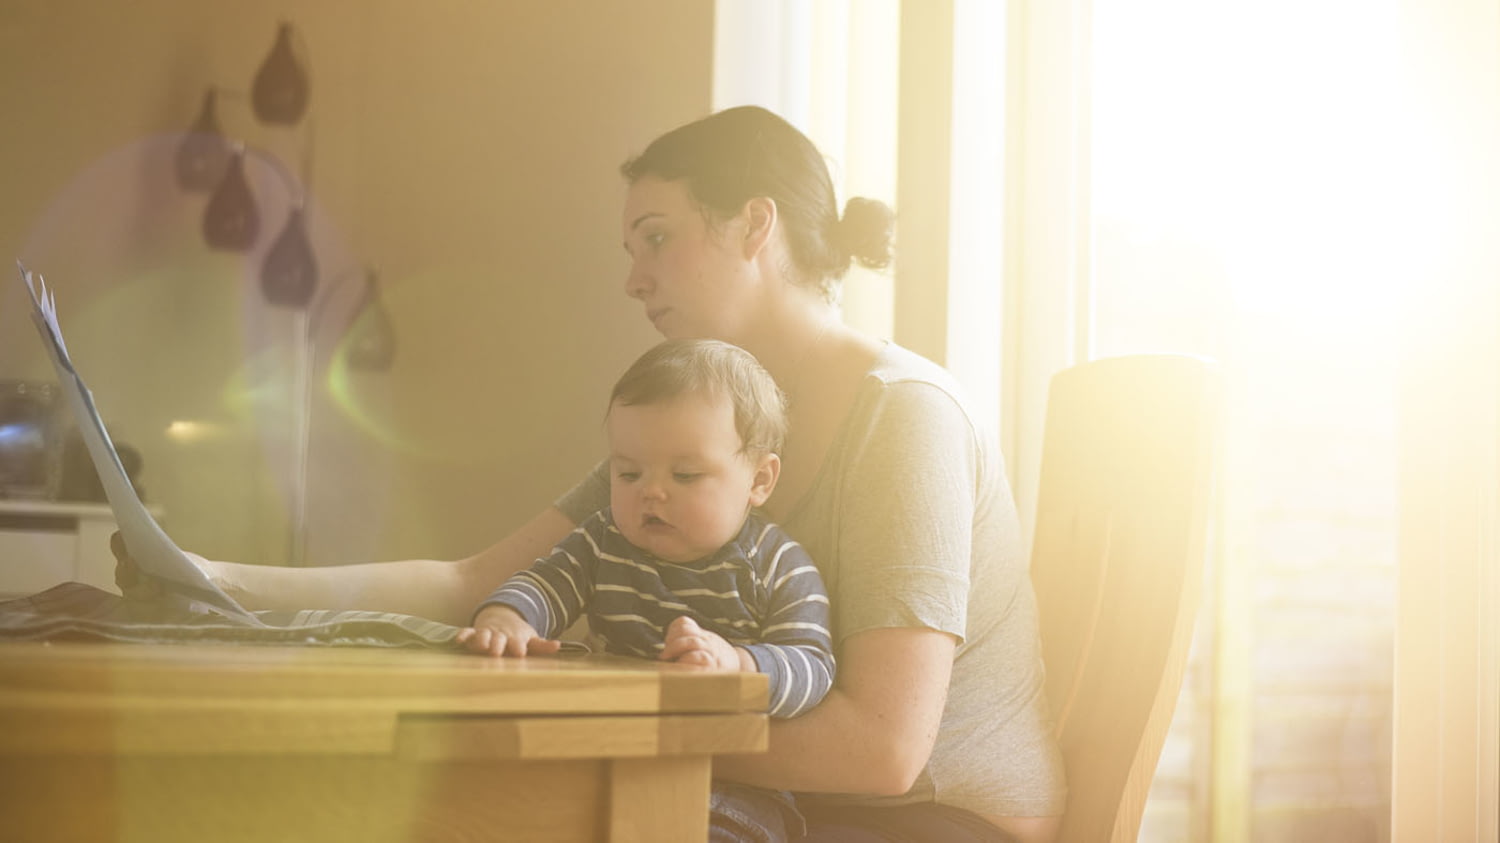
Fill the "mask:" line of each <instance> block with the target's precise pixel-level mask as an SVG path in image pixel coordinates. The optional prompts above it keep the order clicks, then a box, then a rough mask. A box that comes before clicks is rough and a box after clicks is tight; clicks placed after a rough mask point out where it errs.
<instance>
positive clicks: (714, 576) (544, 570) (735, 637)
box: [480, 509, 834, 717]
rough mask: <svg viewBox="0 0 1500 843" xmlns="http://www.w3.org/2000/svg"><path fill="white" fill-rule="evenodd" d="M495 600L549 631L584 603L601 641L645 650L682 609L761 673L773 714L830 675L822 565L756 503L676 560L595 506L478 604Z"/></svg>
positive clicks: (808, 699)
mask: <svg viewBox="0 0 1500 843" xmlns="http://www.w3.org/2000/svg"><path fill="white" fill-rule="evenodd" d="M493 603H500V604H504V605H506V606H509V607H511V608H512V609H515V610H516V611H517V612H519V613H520V614H521V616H522V617H523V618H525V619H526V622H527V623H529V624H531V626H532V627H533V628H534V629H536V631H537V632H538V633H540V634H541V635H543V636H545V637H548V638H555V637H556V636H557V635H558V634H560V633H561V632H562V631H563V630H564V629H567V628H568V627H569V626H570V625H571V624H572V623H573V622H574V621H575V620H577V619H578V618H579V616H580V615H582V614H584V613H587V615H588V619H589V627H590V629H592V631H593V632H594V633H595V634H597V635H599V636H600V637H601V638H603V639H604V641H605V645H606V649H607V650H608V651H609V652H612V653H623V654H627V655H636V656H645V657H647V658H655V657H656V656H657V655H658V654H660V652H661V650H662V647H663V646H664V643H665V630H666V628H667V626H668V625H669V624H670V623H671V622H672V621H673V620H675V619H676V618H678V617H680V616H682V615H688V616H690V617H691V618H692V619H693V620H694V621H696V622H697V623H698V624H699V625H700V626H702V627H703V628H704V629H707V630H710V631H712V632H716V633H718V634H719V635H721V636H723V638H724V639H725V640H726V641H728V642H729V643H730V644H732V645H734V646H736V647H742V648H744V649H745V650H746V651H747V652H749V654H750V656H751V657H752V658H753V659H754V660H755V665H756V668H757V669H758V670H759V671H760V672H761V673H764V674H766V676H768V677H769V678H770V687H771V704H770V715H771V716H772V717H794V716H796V715H798V714H801V713H802V712H804V711H806V710H807V709H809V708H812V707H813V706H814V705H817V704H818V702H819V701H820V700H822V699H823V695H824V694H826V693H827V692H828V689H829V688H830V687H832V685H833V673H834V663H833V644H832V640H831V638H830V636H829V632H828V627H829V606H828V595H827V592H826V591H825V590H824V588H823V580H822V577H821V576H819V574H818V569H817V567H816V566H815V565H814V564H813V562H812V559H811V558H810V557H809V556H808V555H807V552H806V551H804V550H803V549H802V546H801V545H799V544H797V543H796V542H795V541H793V540H792V539H791V537H789V536H788V535H787V534H786V533H785V532H783V531H782V530H781V528H779V527H777V526H776V525H774V524H771V523H770V522H768V521H766V520H764V519H762V518H760V517H758V516H756V515H751V516H750V517H749V518H747V519H746V521H745V525H744V526H743V527H742V528H741V529H740V532H739V535H737V536H736V537H735V538H734V539H733V540H732V541H730V542H729V543H728V544H726V545H725V546H724V547H722V548H720V549H719V550H718V551H717V552H716V553H714V554H713V555H711V556H709V557H706V558H704V559H700V560H698V561H696V562H690V563H686V564H681V565H679V564H676V563H673V562H667V561H664V560H662V559H658V558H656V557H655V556H652V555H651V554H649V553H647V552H646V551H644V550H641V549H639V548H637V547H635V546H634V545H632V544H630V542H628V541H626V539H625V537H624V536H623V535H621V533H620V531H619V530H618V529H617V528H616V527H615V524H614V520H613V519H612V518H611V516H610V511H609V510H608V509H605V510H603V511H601V512H598V513H595V514H594V515H593V516H591V517H590V518H588V519H587V520H585V521H584V522H583V524H581V525H580V526H579V527H578V529H576V530H574V531H573V532H572V533H570V534H569V535H568V536H567V538H565V539H563V540H562V542H561V543H559V544H558V545H557V547H556V548H554V549H553V551H552V554H551V555H550V556H547V557H544V558H542V559H538V560H537V561H536V562H535V563H534V564H533V565H532V566H531V567H530V568H529V569H527V570H525V571H521V572H520V573H518V574H516V575H515V576H513V577H511V578H510V579H508V580H506V581H505V583H504V584H502V585H501V586H500V588H498V589H496V590H495V592H494V593H493V594H491V595H490V596H489V597H488V598H487V599H486V600H485V601H484V603H483V604H481V606H480V608H484V606H488V605H490V604H493Z"/></svg>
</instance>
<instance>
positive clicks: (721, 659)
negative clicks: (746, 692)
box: [661, 615, 755, 673]
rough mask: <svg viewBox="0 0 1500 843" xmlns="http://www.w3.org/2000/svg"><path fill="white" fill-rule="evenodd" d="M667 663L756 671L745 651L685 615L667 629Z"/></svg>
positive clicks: (665, 648)
mask: <svg viewBox="0 0 1500 843" xmlns="http://www.w3.org/2000/svg"><path fill="white" fill-rule="evenodd" d="M661 658H662V660H663V661H669V662H681V663H683V664H701V665H703V666H704V667H712V668H717V669H719V670H745V671H750V672H752V673H753V672H755V660H754V659H752V658H750V654H749V653H747V652H745V651H744V650H741V649H739V648H738V647H735V646H733V645H731V644H730V643H729V642H728V641H725V640H724V638H723V637H722V636H720V635H719V634H718V633H715V632H709V631H708V630H706V629H704V628H703V627H701V626H699V625H698V622H697V621H695V620H693V619H692V618H690V617H688V616H687V615H683V616H681V617H679V618H678V619H677V620H675V621H672V623H671V624H670V625H668V626H667V641H666V646H664V647H663V648H662V651H661Z"/></svg>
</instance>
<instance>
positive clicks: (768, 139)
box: [620, 105, 895, 298]
mask: <svg viewBox="0 0 1500 843" xmlns="http://www.w3.org/2000/svg"><path fill="white" fill-rule="evenodd" d="M620 172H621V173H622V174H623V175H624V176H625V178H626V180H628V181H629V182H630V183H631V184H634V183H635V182H636V181H637V180H639V179H641V178H643V177H645V176H656V177H657V178H661V179H665V180H667V181H676V180H679V179H681V180H682V181H684V182H686V183H687V188H688V192H689V193H690V194H691V195H692V197H693V198H694V199H695V200H696V201H697V202H698V204H699V205H701V206H702V207H703V208H704V209H705V211H707V212H708V213H709V214H710V215H711V218H712V219H714V220H723V219H728V218H729V217H732V216H734V215H735V214H737V213H739V212H740V211H741V210H742V209H743V208H744V206H745V203H746V202H748V201H750V200H751V199H754V198H756V197H759V196H764V197H768V198H770V199H771V200H772V201H774V202H775V203H776V211H777V215H778V216H779V218H780V220H781V225H782V230H783V231H785V232H786V241H787V247H788V248H789V249H790V251H791V257H792V263H793V264H794V269H795V275H794V276H793V277H795V278H798V279H799V280H801V281H803V282H804V283H809V284H814V285H816V286H817V287H818V288H819V289H821V290H822V291H823V293H824V295H826V296H828V297H829V298H832V297H833V294H834V290H835V288H836V286H837V282H838V280H839V279H840V278H843V276H844V273H845V272H846V271H847V270H848V269H849V262H850V260H858V261H859V262H860V264H861V265H863V266H867V267H870V268H871V269H882V268H884V267H886V266H889V265H890V263H891V240H892V236H893V233H894V228H895V213H894V212H893V211H892V210H891V208H890V206H888V205H886V204H885V203H884V202H880V201H877V200H874V199H864V198H859V197H856V198H853V199H850V200H849V202H848V203H847V204H846V205H845V206H844V214H843V217H842V218H840V216H839V213H838V206H837V204H836V202H837V200H836V199H835V198H834V192H833V180H832V179H831V178H829V175H828V166H827V164H826V163H824V161H823V156H822V154H821V153H819V152H818V148H817V147H816V146H814V145H813V142H812V141H811V140H809V139H808V138H807V136H806V135H804V134H802V132H800V131H798V130H797V128H796V127H795V126H793V125H792V124H791V123H788V122H787V121H786V120H784V119H782V118H781V117H779V116H777V115H776V114H773V113H772V112H770V111H767V110H766V109H764V108H760V107H758V106H753V105H747V106H740V107H737V108H729V109H725V110H724V111H720V112H717V113H715V114H711V115H709V116H708V117H705V118H703V119H701V120H697V121H694V122H692V123H688V124H687V125H685V126H679V127H678V128H676V129H673V130H672V131H670V132H667V133H666V134H664V135H662V136H661V137H659V138H657V139H656V140H654V141H652V142H651V145H650V146H648V147H646V151H645V152H642V153H641V154H640V155H638V156H636V157H635V158H632V159H630V160H628V161H626V162H625V163H624V164H623V165H621V167H620Z"/></svg>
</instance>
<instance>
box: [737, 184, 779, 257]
mask: <svg viewBox="0 0 1500 843" xmlns="http://www.w3.org/2000/svg"><path fill="white" fill-rule="evenodd" d="M741 213H742V214H743V215H744V218H745V243H744V250H745V257H746V259H750V258H754V257H755V256H756V255H757V254H759V253H760V250H761V249H764V248H765V247H766V244H767V243H769V242H771V235H773V234H775V233H776V200H775V199H772V198H771V197H769V196H757V197H755V198H753V199H751V200H750V201H748V202H746V203H745V209H744V210H743V211H742V212H741Z"/></svg>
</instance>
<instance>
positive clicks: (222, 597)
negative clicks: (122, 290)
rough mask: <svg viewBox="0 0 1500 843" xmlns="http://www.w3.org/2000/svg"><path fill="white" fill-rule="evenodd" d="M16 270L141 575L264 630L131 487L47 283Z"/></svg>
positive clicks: (166, 588)
mask: <svg viewBox="0 0 1500 843" xmlns="http://www.w3.org/2000/svg"><path fill="white" fill-rule="evenodd" d="M16 268H17V269H18V270H20V273H21V281H22V282H23V283H24V284H25V285H26V291H27V292H28V293H29V294H30V295H31V304H32V310H31V321H32V322H34V323H36V329H37V331H38V332H39V333H40V334H41V335H42V342H43V343H44V344H45V345H46V346H47V352H48V356H49V357H51V358H52V366H53V368H55V369H56V370H57V380H58V383H59V385H60V386H61V388H62V393H63V395H65V396H67V399H66V400H67V404H68V406H69V407H70V408H71V409H72V411H73V418H74V420H75V421H77V423H78V430H79V433H80V435H81V436H82V437H83V443H84V445H85V446H87V448H88V452H89V457H90V458H91V459H92V460H93V462H94V469H95V470H96V471H98V472H99V480H100V482H101V483H102V484H103V486H104V495H105V497H106V498H108V499H109V507H110V509H112V510H114V514H115V521H116V522H117V523H118V524H119V526H120V535H121V536H122V537H124V539H125V547H126V548H127V549H128V550H129V551H130V555H131V557H132V558H133V559H135V561H136V564H137V565H138V566H139V568H140V571H141V573H142V574H144V575H146V576H148V577H151V578H153V579H154V580H155V581H156V582H157V583H159V584H160V585H161V586H162V588H164V589H165V590H167V591H169V592H171V593H174V594H177V595H180V596H182V597H186V598H188V599H190V600H196V601H198V602H200V603H203V604H205V605H207V606H209V607H211V608H213V609H215V610H217V611H219V612H221V613H223V614H225V615H228V616H230V617H233V618H237V619H241V620H244V621H247V622H249V623H251V624H254V625H257V626H259V625H261V622H260V621H259V620H257V619H256V617H255V616H254V615H252V614H251V613H249V612H247V611H245V609H244V608H243V607H241V606H240V604H238V603H236V602H235V601H234V599H233V598H231V597H230V596H229V595H227V594H225V593H224V592H223V591H222V590H221V589H220V588H219V587H218V586H217V585H215V584H214V582H213V580H211V579H209V577H208V575H207V574H206V573H205V572H204V571H203V569H202V568H200V567H198V565H197V564H196V563H194V562H193V560H192V559H191V558H190V557H189V556H188V554H186V553H184V552H183V551H182V549H181V548H179V547H178V546H177V545H176V544H174V543H173V542H172V540H171V539H170V538H168V537H167V534H166V533H165V532H163V531H162V529H161V526H160V525H158V524H157V523H156V519H154V518H152V517H151V513H149V512H147V511H146V507H145V505H143V504H142V503H141V499H140V496H138V495H137V494H136V492H135V488H134V487H133V486H131V484H130V478H129V476H128V475H126V473H125V467H124V466H122V465H121V464H120V457H119V455H118V454H117V453H116V452H115V446H114V444H113V443H112V442H110V440H109V434H108V433H107V432H106V431H105V429H104V423H103V422H101V421H100V420H99V412H98V410H96V409H95V408H94V397H93V395H92V394H91V393H90V392H89V390H88V387H86V386H84V385H83V379H82V378H81V377H79V375H78V372H77V371H76V370H75V369H74V368H73V361H72V360H71V359H69V357H68V348H67V346H66V345H64V344H63V338H62V329H61V328H59V327H58V324H57V304H56V302H55V301H54V300H53V296H52V294H51V293H50V292H49V291H48V290H47V285H46V282H45V281H43V280H42V277H41V276H40V275H36V274H34V273H32V272H29V271H27V269H26V267H25V266H24V265H23V264H22V263H21V262H20V261H16Z"/></svg>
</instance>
